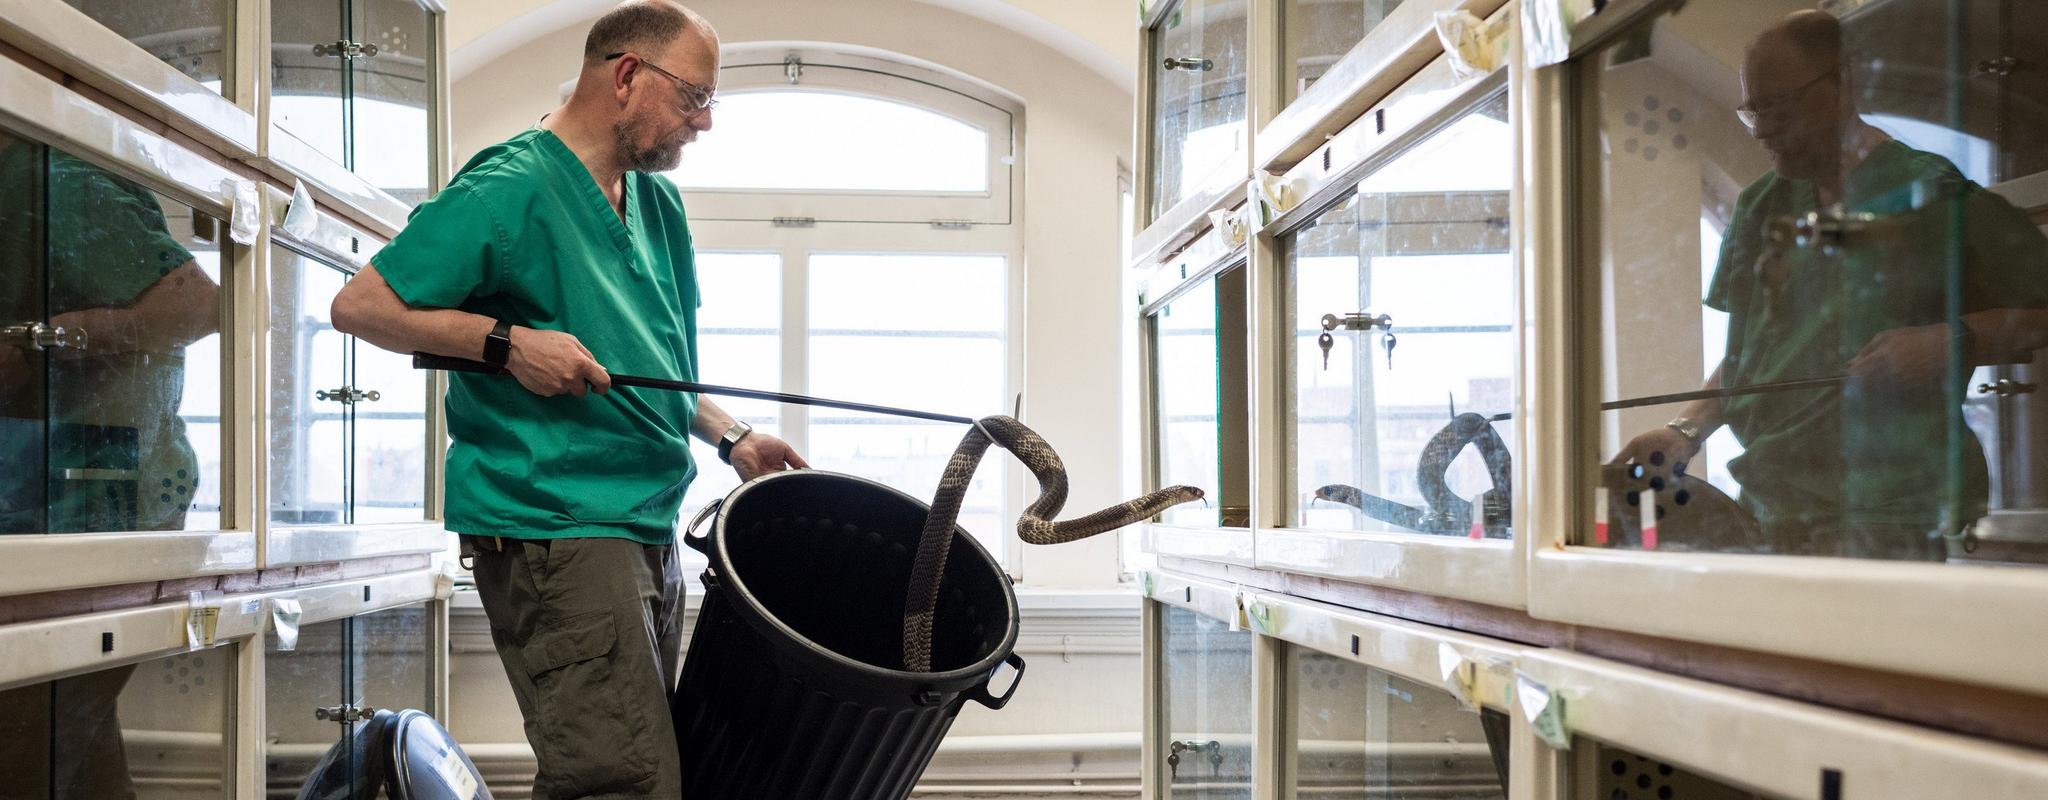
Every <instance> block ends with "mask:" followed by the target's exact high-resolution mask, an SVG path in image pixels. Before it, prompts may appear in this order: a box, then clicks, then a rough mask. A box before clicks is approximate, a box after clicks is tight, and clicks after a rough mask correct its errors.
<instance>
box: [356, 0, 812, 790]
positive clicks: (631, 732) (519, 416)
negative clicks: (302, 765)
mask: <svg viewBox="0 0 2048 800" xmlns="http://www.w3.org/2000/svg"><path fill="white" fill-rule="evenodd" d="M717 80H718V37H717V34H716V33H715V32H714V31H713V30H712V29H711V26H710V25H709V24H707V23H706V22H705V21H704V19H703V18H702V17H700V16H698V15H696V14H695V13H693V12H691V11H689V10H688V9H685V8H683V7H681V6H679V5H676V4H674V3H673V2H670V1H669V0H634V2H628V3H625V4H622V5H620V6H617V7H616V8H614V9H613V10H611V11H609V12H607V13H606V14H605V15H604V16H603V17H601V18H599V19H598V21H597V22H596V24H595V25H594V26H593V27H592V28H591V31H590V34H589V36H588V38H587V40H586V43H585V52H584V59H583V70H582V73H581V74H580V76H579V78H578V81H577V85H576V90H575V92H574V94H573V95H571V97H570V98H569V100H568V102H566V103H565V104H563V105H562V107H560V108H558V109H556V110H555V111H554V112H552V113H550V114H548V115H547V116H546V117H545V118H543V119H542V121H541V123H540V125H539V126H538V127H536V128H534V129H532V130H528V131H526V132H523V133H520V134H519V135H517V136H514V137H512V138H511V139H510V140H507V141H505V142H504V143H501V144H498V145H495V146H492V147H490V148H487V149H485V150H484V151H483V152H481V153H478V154H477V155H476V157H475V158H473V159H471V160H470V162H469V164H468V165H466V166H465V167H463V169H462V171H461V173H460V174H459V175H458V176H457V177H456V178H455V180H454V181H453V182H451V183H450V184H449V185H448V187H447V188H446V189H443V190H442V191H441V193H440V194H439V195H438V196H436V197H435V198H434V199H433V200H431V201H429V202H427V203H425V204H423V205H421V206H420V208H419V210H418V211H416V212H414V213H413V216H412V220H411V222H410V223H409V224H408V225H407V226H406V228H405V230H404V232H402V233H401V234H399V236H398V237H397V238H395V239H394V240H392V242H391V244H390V245H388V246H387V247H385V248H384V249H383V250H382V251H380V252H379V253H378V254H377V255H376V257H375V258H374V259H373V260H372V264H371V266H370V267H369V268H367V269H365V270H363V272H362V273H361V274H360V275H358V276H357V277H356V278H355V279H354V280H351V281H350V282H349V284H348V286H347V287H346V288H345V289H344V290H343V291H342V292H341V293H340V294H339V295H338V296H337V297H336V298H335V301H334V309H333V310H334V315H333V319H334V324H335V327H336V328H339V329H341V330H343V331H346V332H349V333H353V334H355V335H357V336H360V337H362V338H363V339H365V340H368V341H370V342H371V343H374V344H376V345H377V346H379V347H383V348H386V349H389V350H394V351H398V352H413V351H423V352H428V353H437V354H441V355H449V356H458V357H462V358H468V359H481V360H486V361H493V362H497V363H502V364H504V365H505V366H506V367H507V368H509V370H510V371H511V373H512V375H513V376H514V377H516V378H517V380H516V381H514V380H511V379H508V378H503V377H494V376H484V375H473V374H454V375H451V376H450V379H451V385H450V388H449V393H448V399H447V410H448V433H449V435H450V436H451V437H452V438H453V439H454V444H453V446H452V447H451V449H450V450H449V453H448V469H447V493H446V494H447V524H448V527H449V529H451V530H454V531H456V532H457V533H460V534H463V535H464V537H465V539H466V543H467V544H468V545H469V546H470V547H471V548H473V549H474V550H475V552H476V562H475V573H476V580H477V589H478V592H479V594H480V595H481V596H482V599H483V601H484V609H485V611H486V613H487V614H488V615H489V617H490V620H491V634H492V638H493V640H494V641H495V642H496V644H497V647H498V654H499V656H500V657H501V658H502V659H503V661H504V663H505V668H506V671H507V673H508V674H509V675H510V677H511V680H512V686H513V690H514V694H515V695H516V696H517V698H518V701H519V707H520V711H521V713H522V714H524V716H525V719H526V735H527V739H528V740H529V741H530V742H531V743H532V744H533V748H534V752H535V755H536V756H537V757H538V759H539V767H540V769H539V774H538V775H537V777H536V778H535V783H534V796H535V797H537V798H570V797H575V798H586V797H602V798H624V797H665V798H674V797H677V796H678V795H679V794H680V788H679V787H680V777H679V775H678V766H677V764H678V758H677V750H676V741H675V735H674V732H673V729H672V727H671V724H670V721H669V712H668V707H669V703H668V700H669V693H670V691H671V690H672V689H673V687H674V686H675V683H676V678H677V668H678V665H679V664H678V662H679V653H680V648H681V635H682V631H681V627H680V623H681V617H682V614H681V612H682V606H681V602H680V597H679V591H680V586H681V583H680V579H681V576H680V574H679V572H678V570H677V568H676V563H675V558H674V545H673V543H674V529H675V521H676V513H677V508H678V506H679V504H680V502H681V500H682V496H683V491H684V489H685V488H687V487H688V486H689V483H690V480H691V479H692V478H693V477H694V476H695V474H696V466H695V465H694V464H693V463H692V462H691V458H690V448H689V441H688V439H687V435H688V434H692V433H694V434H695V435H697V436H698V437H699V438H701V439H703V440H705V441H707V442H714V443H719V444H720V448H721V454H723V455H728V460H729V461H730V463H731V464H732V465H733V466H734V468H735V469H736V470H738V472H739V475H740V477H741V478H742V479H751V478H753V477H755V476H757V475H760V474H763V473H766V472H772V471H777V470H781V469H785V468H793V467H802V466H805V464H804V462H803V460H802V459H801V458H800V457H798V455H797V454H796V453H795V452H793V451H792V450H791V449H790V447H789V446H788V444H786V443H784V442H783V441H781V440H779V439H777V438H775V437H773V436H769V435H767V434H764V433H751V434H750V432H749V430H748V429H747V428H746V427H745V426H743V425H738V424H736V423H735V422H734V420H733V419H732V418H731V417H730V416H728V415H727V414H726V413H725V412H724V411H721V410H720V409H719V408H718V407H717V406H716V405H714V404H713V403H712V402H711V400H710V399H709V398H699V397H694V396H691V395H685V394H678V393H672V392H661V391H653V390H640V389H629V388H619V389H612V388H611V386H610V377H609V372H608V370H609V369H617V370H620V371H622V372H628V373H632V374H638V375H651V376H658V377H667V378H674V379H680V380H695V379H696V378H697V360H696V315H697V306H698V297H697V285H696V277H695V272H694V266H693V251H692V245H691V240H690V231H689V226H688V225H687V223H686V222H685V220H684V215H683V206H682V202H681V199H680V197H679V196H678V194H677V191H676V187H675V185H674V184H672V183H670V182H669V180H668V179H667V178H664V177H662V176H660V175H659V174H657V173H659V172H662V171H665V170H669V169H673V168H674V167H675V165H676V164H677V162H678V160H679V159H680V158H681V150H682V147H683V145H685V144H687V143H689V142H690V141H691V140H693V139H695V138H696V136H697V134H698V133H699V132H701V131H706V130H710V128H711V108H710V106H711V103H712V88H713V87H714V86H715V85H716V83H717ZM507 339H509V341H505V340H507ZM586 390H589V391H586Z"/></svg>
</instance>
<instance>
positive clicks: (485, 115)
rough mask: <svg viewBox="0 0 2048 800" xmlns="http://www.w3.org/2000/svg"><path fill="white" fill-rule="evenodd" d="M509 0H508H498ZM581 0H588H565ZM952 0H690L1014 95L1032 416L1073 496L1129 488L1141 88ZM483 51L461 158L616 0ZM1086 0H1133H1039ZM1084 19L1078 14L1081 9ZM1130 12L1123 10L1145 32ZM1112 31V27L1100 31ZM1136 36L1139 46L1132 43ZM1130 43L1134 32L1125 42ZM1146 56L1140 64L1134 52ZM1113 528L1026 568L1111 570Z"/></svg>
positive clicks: (1076, 577)
mask: <svg viewBox="0 0 2048 800" xmlns="http://www.w3.org/2000/svg"><path fill="white" fill-rule="evenodd" d="M494 2H500V0H494ZM562 2H565V3H567V2H584V0H562ZM935 2H951V0H831V2H820V1H818V0H775V1H774V2H764V1H763V0H693V2H691V5H692V7H693V8H696V9H697V10H698V11H700V12H702V13H703V14H704V15H705V16H707V17H708V18H710V20H711V21H712V23H713V24H714V25H716V26H717V27H718V29H719V31H720V33H721V34H722V35H723V37H724V39H725V41H726V42H727V43H739V42H749V41H814V42H832V43H842V44H852V45H859V46H864V47H872V48H879V49H882V50H887V51H891V52H896V53H901V54H904V55H906V56H910V57H913V58H916V59H922V60H925V61H929V62H933V63H936V64H939V65H943V66H945V67H948V68H951V69H954V70H957V71H960V72H963V73H966V74H968V75H971V76H973V77H976V78H979V79H981V80H983V81H986V82H988V83H990V84H994V85H996V86H998V87H1000V88H1001V89H1003V90H1004V91H1007V92H1009V93H1011V94H1013V95H1015V96H1017V97H1019V98H1022V100H1023V102H1024V103H1025V106H1026V111H1025V114H1024V124H1023V129H1024V146H1023V150H1024V164H1025V171H1024V176H1023V198H1024V199H1023V202H1024V207H1023V212H1022V214H1020V215H1019V217H1018V219H1019V223H1018V224H1020V225H1022V226H1023V238H1024V253H1025V264H1024V267H1025V269H1026V286H1027V288H1026V295H1025V308H1026V311H1025V323H1024V330H1023V332H1022V333H1023V335H1024V346H1025V353H1026V363H1025V378H1024V392H1025V397H1026V412H1025V421H1026V422H1028V423H1029V424H1031V425H1032V426H1033V427H1034V428H1036V429H1038V430H1039V431H1040V432H1042V433H1043V434H1045V436H1046V437H1047V439H1048V440H1049V441H1051V442H1052V443H1053V444H1054V445H1055V446H1056V447H1058V448H1059V450H1060V453H1061V455H1062V456H1063V457H1064V459H1065V461H1066V464H1067V466H1068V468H1069V470H1070V472H1071V474H1072V476H1073V487H1074V488H1073V492H1072V494H1071V497H1070V499H1069V502H1068V508H1069V509H1072V510H1075V511H1080V512H1084V513H1085V512H1087V511H1093V510H1095V509H1096V508H1100V507H1103V506H1106V505H1110V504H1113V503H1116V502H1120V501H1121V500H1123V499H1125V498H1124V497H1123V496H1122V492H1123V490H1124V487H1122V486H1120V485H1119V483H1120V475H1121V474H1122V473H1121V469H1120V466H1119V465H1120V463H1121V461H1120V459H1121V454H1122V448H1123V446H1124V445H1123V440H1124V438H1125V435H1124V434H1125V432H1124V431H1123V430H1122V423H1121V414H1119V408H1120V404H1121V402H1122V398H1121V396H1120V395H1121V390H1120V381H1119V380H1118V377H1119V374H1120V370H1121V369H1122V364H1123V360H1122V355H1121V352H1120V350H1121V346H1120V337H1119V330H1120V328H1119V326H1120V325H1121V324H1122V322H1123V319H1124V315H1125V312H1126V311H1127V310H1128V309H1125V308H1123V306H1122V304H1121V302H1120V300H1121V275H1120V267H1119V266H1118V264H1117V261H1118V252H1119V247H1118V241H1117V239H1118V235H1119V231H1118V228H1119V226H1118V220H1117V215H1118V198H1117V170H1118V164H1119V162H1120V161H1121V162H1123V163H1128V162H1129V160H1130V144H1131V139H1132V136H1131V109H1132V99H1131V95H1130V93H1129V92H1128V91H1127V90H1125V89H1124V88H1122V87H1120V86H1118V85H1116V84H1115V83H1114V82H1112V81H1110V80H1108V79H1107V78H1105V77H1104V76H1103V75H1101V74H1100V73H1099V72H1098V71H1096V70H1095V69H1093V68H1091V67H1090V66H1088V65H1087V64H1085V63H1083V61H1082V60H1077V59H1075V58H1069V57H1068V56H1067V54H1065V53H1063V52H1061V51H1059V50H1055V49H1053V48H1051V47H1049V46H1047V45H1046V44H1045V43H1044V42H1042V41H1041V40H1039V39H1037V38H1032V37H1028V36H1023V35H1019V34H1017V33H1014V32H1012V31H1011V30H1010V29H1008V28H1005V27H1002V26H998V25H995V24H993V23H990V22H989V21H987V20H986V19H984V18H982V17H981V16H977V15H970V14H966V13H960V12H957V11H953V10H948V9H946V8H941V7H939V6H938V5H935ZM477 5H478V2H477V0H466V1H464V2H456V3H455V4H454V10H452V11H451V14H450V25H451V40H452V41H461V38H460V37H461V36H467V37H468V38H469V40H470V41H472V42H474V41H476V40H477V39H478V38H479V37H481V36H484V35H486V34H484V33H482V32H481V31H480V27H479V25H478V24H477V23H476V22H475V21H474V20H476V19H481V18H482V17H471V21H464V17H463V15H464V14H474V13H476V12H474V11H473V7H474V6H477ZM502 5H503V6H504V7H505V8H504V9H502V10H503V12H504V13H503V14H501V15H500V18H509V17H511V16H514V15H515V12H518V10H519V9H522V8H524V9H527V10H526V11H525V12H524V13H527V14H534V13H539V12H538V11H536V9H541V7H542V6H544V5H548V4H545V3H542V2H540V0H502ZM584 5H586V6H588V8H587V9H586V10H587V11H588V14H587V15H585V16H583V17H581V18H578V19H574V20H571V21H569V22H567V23H565V24H563V25H562V26H561V27H559V28H558V29H557V30H555V31H553V32H551V33H546V34H543V35H540V36H538V37H537V38H533V39H532V40H531V41H528V42H526V43H525V44H523V45H521V46H519V47H518V48H516V49H514V50H512V51H511V52H509V53H508V54H506V55H504V56H501V57H498V58H496V59H493V60H491V61H488V62H485V63H483V64H481V65H479V67H478V69H476V70H474V71H473V72H471V73H470V74H469V75H468V76H467V77H464V78H461V79H459V80H457V81H456V82H455V84H454V91H453V109H454V111H453V113H454V129H455V130H454V138H455V151H456V159H457V163H458V164H459V163H461V161H462V160H465V159H466V158H467V157H468V155H469V154H471V153H474V152H476V151H477V150H479V149H481V148H482V147H484V146H486V145H488V144H491V143H493V142H496V141H499V140H502V139H504V138H505V137H507V136H510V135H512V134H514V133H517V132H518V131H520V130H522V129H524V128H526V127H527V126H529V125H531V124H533V122H534V121H535V120H536V119H537V118H539V116H540V115H541V114H542V113H544V112H546V111H547V110H549V109H551V108H553V107H554V106H555V104H556V98H557V89H558V87H559V86H560V85H561V84H562V82H563V81H565V80H567V79H569V78H570V77H572V76H573V75H574V74H575V71H576V68H577V61H578V58H579V57H580V54H581V52H582V41H583V35H584V32H585V30H586V29H587V27H588V24H589V20H590V19H591V18H592V17H594V16H595V15H596V14H597V13H601V12H602V10H603V9H604V8H606V7H608V6H609V3H605V2H596V3H590V2H585V3H584ZM1019 5H1033V6H1037V7H1040V8H1045V9H1048V10H1049V13H1051V12H1054V11H1062V10H1064V11H1076V12H1077V13H1076V15H1075V18H1076V19H1081V20H1084V21H1087V24H1088V25H1105V26H1106V25H1108V24H1109V23H1108V20H1110V19H1111V18H1113V17H1117V16H1119V15H1117V14H1109V13H1099V14H1080V13H1078V10H1080V9H1084V8H1096V7H1099V6H1112V5H1113V6H1117V7H1119V8H1124V9H1125V10H1126V11H1128V10H1129V8H1130V6H1129V4H1125V3H1095V2H1093V1H1092V0H1029V2H1020V3H1019ZM1077 24H1078V23H1077ZM1133 25H1134V23H1132V22H1129V21H1127V22H1126V23H1125V25H1124V26H1122V30H1123V34H1122V36H1123V37H1124V38H1125V39H1129V40H1135V38H1136V37H1135V36H1134V35H1132V30H1133ZM1103 35H1104V36H1107V34H1106V33H1105V34H1103ZM1134 46H1135V45H1134V43H1133V44H1131V47H1134ZM1127 49H1128V48H1127ZM1132 69H1133V70H1135V67H1133V68H1132ZM1117 559H1118V555H1117V546H1116V540H1115V537H1114V536H1104V537H1098V538H1097V539H1094V540H1090V541H1086V542H1080V543H1075V544H1070V545H1063V546H1060V547H1027V548H1026V549H1025V553H1024V560H1023V564H1022V565H1021V566H1022V571H1023V574H1024V577H1025V582H1026V583H1027V584H1030V585H1037V586H1079V587H1102V586H1107V585H1111V584H1114V583H1116V581H1117V577H1118V561H1117Z"/></svg>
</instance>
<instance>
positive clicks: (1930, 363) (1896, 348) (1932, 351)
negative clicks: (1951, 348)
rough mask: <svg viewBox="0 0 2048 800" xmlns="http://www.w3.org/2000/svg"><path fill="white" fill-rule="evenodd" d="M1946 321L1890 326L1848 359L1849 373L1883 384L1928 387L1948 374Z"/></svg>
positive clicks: (1885, 385) (1876, 383) (1878, 384)
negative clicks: (1942, 322) (1943, 322)
mask: <svg viewBox="0 0 2048 800" xmlns="http://www.w3.org/2000/svg"><path fill="white" fill-rule="evenodd" d="M1948 342H1949V330H1948V326H1947V325H1942V324H1934V325H1920V326H1917V327H1912V328H1893V329H1891V330H1888V331H1884V332H1882V333H1879V334H1878V335H1877V336H1875V337H1872V338H1871V340H1870V343H1869V344H1866V345H1864V346H1863V350H1862V351H1860V352H1858V353H1857V354H1856V357H1855V358H1852V359H1849V377H1850V378H1851V379H1854V380H1857V381H1861V382H1864V383H1865V385H1870V386H1880V387H1885V388H1901V389H1905V388H1931V387H1934V386H1937V385H1939V384H1940V383H1941V379H1942V376H1944V375H1946V374H1948Z"/></svg>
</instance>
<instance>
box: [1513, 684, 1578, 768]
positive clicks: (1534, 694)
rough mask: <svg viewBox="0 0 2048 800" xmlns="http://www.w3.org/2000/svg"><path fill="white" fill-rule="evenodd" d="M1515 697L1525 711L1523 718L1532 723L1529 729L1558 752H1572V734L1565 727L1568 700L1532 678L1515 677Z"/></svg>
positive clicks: (1523, 711)
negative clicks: (1565, 704) (1565, 710)
mask: <svg viewBox="0 0 2048 800" xmlns="http://www.w3.org/2000/svg"><path fill="white" fill-rule="evenodd" d="M1515 694H1516V697H1517V699H1518V700H1519V701H1520V705H1521V707H1522V716H1523V717H1525V718H1527V719H1528V720H1529V727H1530V728H1533V729H1535V731H1536V736H1537V737H1538V738H1540V739H1542V740H1543V743H1544V744H1547V745H1550V747H1551V748H1552V749H1554V750H1570V749H1572V737H1571V732H1570V731H1568V730H1566V729H1565V725H1564V696H1563V695H1560V694H1558V693H1556V692H1553V691H1551V690H1550V689H1549V687H1546V686H1544V685H1543V684H1541V683H1538V682H1536V681H1534V680H1532V679H1530V678H1529V676H1527V675H1522V674H1519V673H1518V674H1516V675H1515Z"/></svg>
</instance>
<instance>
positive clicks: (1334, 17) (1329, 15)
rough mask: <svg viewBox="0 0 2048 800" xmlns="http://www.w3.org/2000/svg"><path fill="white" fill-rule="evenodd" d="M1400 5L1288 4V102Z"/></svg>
mask: <svg viewBox="0 0 2048 800" xmlns="http://www.w3.org/2000/svg"><path fill="white" fill-rule="evenodd" d="M1400 5H1401V0H1287V3H1286V5H1285V6H1284V7H1283V9H1282V11H1281V14H1282V20H1283V22H1282V23H1281V24H1282V25H1283V26H1284V27H1283V28H1282V31H1283V32H1282V34H1281V36H1282V38H1283V40H1284V47H1285V49H1286V53H1287V62H1286V64H1284V65H1283V67H1282V68H1283V69H1285V70H1287V73H1288V74H1287V76H1286V77H1287V85H1286V86H1287V100H1288V101H1289V102H1293V100H1294V98H1296V97H1300V96H1301V93H1302V92H1305V91H1308V87H1309V86H1311V85H1314V84H1315V82H1316V81H1317V80H1319V79H1321V78H1322V77H1323V74H1324V73H1326V72H1329V71H1330V67H1331V66H1332V65H1335V64H1336V63H1337V61H1338V60H1339V59H1342V58H1343V57H1344V54H1346V53H1349V52H1351V48H1352V47H1354V46H1356V45H1357V44H1358V42H1359V40H1361V39H1364V38H1365V37H1366V34H1369V33H1372V31H1373V29H1374V28H1377V27H1379V25H1380V23H1382V22H1385V21H1386V20H1387V15H1389V14H1392V13H1394V9H1396V8H1398V7H1400Z"/></svg>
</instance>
